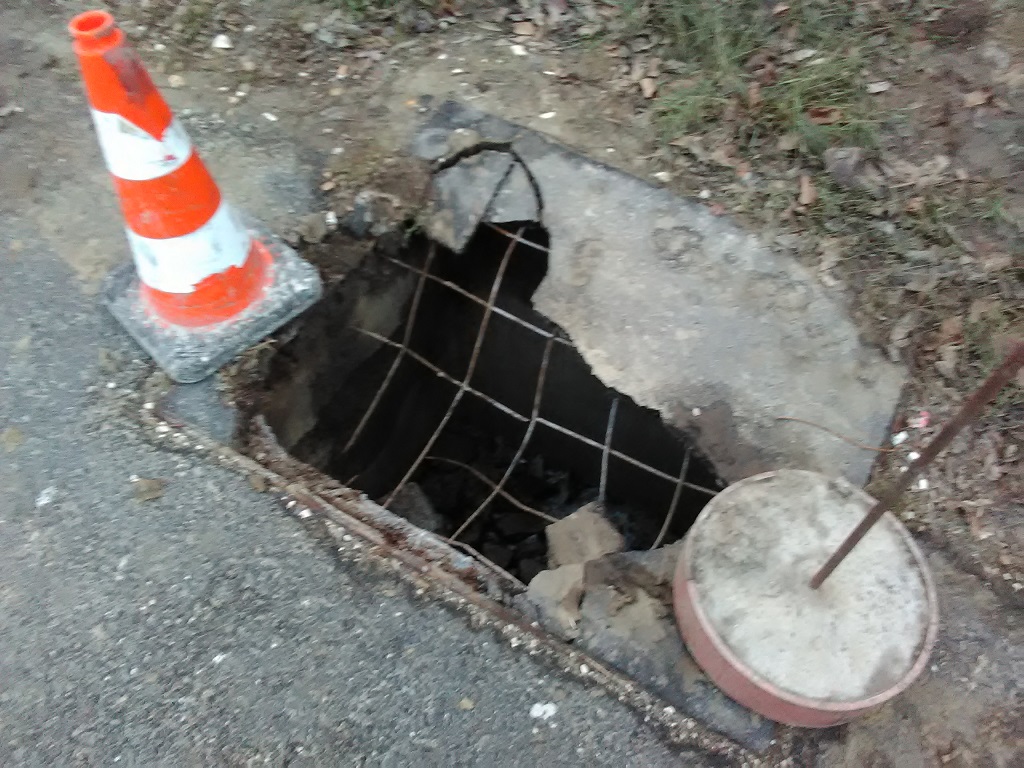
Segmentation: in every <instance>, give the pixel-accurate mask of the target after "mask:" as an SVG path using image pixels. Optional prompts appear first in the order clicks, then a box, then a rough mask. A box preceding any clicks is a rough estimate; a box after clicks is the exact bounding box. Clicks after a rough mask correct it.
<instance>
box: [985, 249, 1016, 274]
mask: <svg viewBox="0 0 1024 768" xmlns="http://www.w3.org/2000/svg"><path fill="white" fill-rule="evenodd" d="M1012 266H1013V257H1012V256H1010V254H1008V253H990V254H989V255H988V256H984V257H983V258H982V259H981V268H982V269H984V270H985V271H986V272H1002V271H1003V270H1004V269H1009V268H1010V267H1012Z"/></svg>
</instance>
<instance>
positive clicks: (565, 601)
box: [526, 563, 584, 640]
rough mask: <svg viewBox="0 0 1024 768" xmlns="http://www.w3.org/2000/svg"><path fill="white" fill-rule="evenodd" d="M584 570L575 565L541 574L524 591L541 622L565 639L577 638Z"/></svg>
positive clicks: (580, 565) (580, 566)
mask: <svg viewBox="0 0 1024 768" xmlns="http://www.w3.org/2000/svg"><path fill="white" fill-rule="evenodd" d="M583 568H584V566H583V564H582V563H577V564H574V565H563V566H561V567H560V568H555V569H554V570H550V571H541V572H540V573H538V574H537V575H536V576H534V577H533V579H532V580H531V581H530V586H529V587H528V588H527V590H526V598H527V599H528V600H529V601H530V602H531V603H533V605H534V606H535V607H536V608H537V610H538V612H539V617H538V618H540V620H541V623H543V625H544V626H545V627H546V628H547V629H549V630H551V631H553V632H555V633H556V634H558V635H560V636H561V637H563V638H565V639H567V640H571V639H573V638H575V637H577V636H578V635H579V628H578V624H579V620H580V600H581V599H582V598H583Z"/></svg>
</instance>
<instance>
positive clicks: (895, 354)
mask: <svg viewBox="0 0 1024 768" xmlns="http://www.w3.org/2000/svg"><path fill="white" fill-rule="evenodd" d="M919 319H920V313H919V312H918V311H917V310H916V309H912V310H910V311H909V312H907V313H906V314H905V315H903V317H901V318H900V319H899V320H897V321H896V324H895V325H894V326H893V327H892V331H890V332H889V358H890V359H891V360H892V361H893V362H894V363H898V362H899V361H900V350H901V349H903V348H904V347H906V346H908V345H909V344H910V334H911V333H913V332H914V329H915V328H917V323H918V320H919Z"/></svg>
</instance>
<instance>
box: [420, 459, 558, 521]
mask: <svg viewBox="0 0 1024 768" xmlns="http://www.w3.org/2000/svg"><path fill="white" fill-rule="evenodd" d="M423 460H424V461H439V462H441V463H442V464H452V465H454V466H456V467H460V468H462V469H464V470H466V471H467V472H469V473H470V474H472V475H473V477H475V478H476V479H477V480H479V481H480V482H482V483H486V484H487V485H489V486H490V487H491V489H492V490H494V489H496V488H497V484H496V483H495V482H494V481H493V480H491V478H489V477H488V476H487V475H485V474H484V473H483V472H480V471H479V470H477V469H474V468H473V467H471V466H469V464H463V463H462V462H461V461H456V460H455V459H449V458H446V457H444V456H424V457H423ZM497 491H498V495H499V496H501V497H502V498H504V499H506V500H507V501H508V502H509V503H510V504H512V505H513V506H514V507H516V508H517V509H521V510H522V511H523V512H527V513H529V514H531V515H535V516H536V517H539V518H540V519H541V520H545V521H547V522H549V523H557V522H558V518H557V517H552V516H551V515H549V514H548V513H547V512H541V511H540V510H539V509H534V508H533V507H531V506H528V505H526V504H523V502H521V501H520V500H519V499H517V498H516V497H515V496H513V495H512V494H511V493H509V492H508V491H506V490H502V489H501V488H497Z"/></svg>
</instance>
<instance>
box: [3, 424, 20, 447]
mask: <svg viewBox="0 0 1024 768" xmlns="http://www.w3.org/2000/svg"><path fill="white" fill-rule="evenodd" d="M23 439H24V435H23V434H22V433H21V430H20V429H18V428H17V427H8V428H7V429H5V430H4V431H3V432H0V445H3V447H4V451H5V452H6V453H14V451H16V450H17V449H18V446H19V445H21V442H22V440H23Z"/></svg>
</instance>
